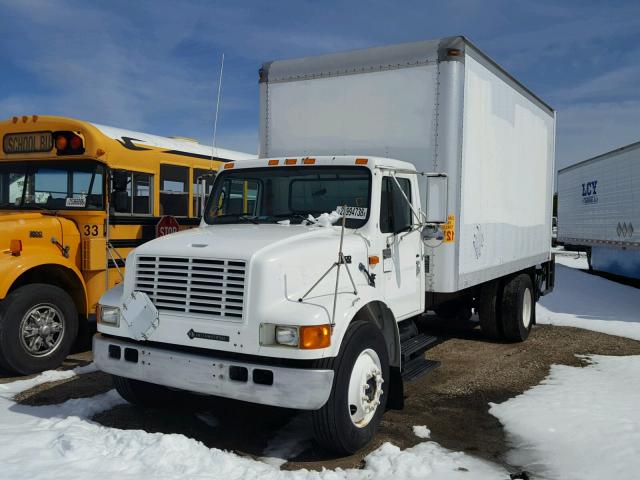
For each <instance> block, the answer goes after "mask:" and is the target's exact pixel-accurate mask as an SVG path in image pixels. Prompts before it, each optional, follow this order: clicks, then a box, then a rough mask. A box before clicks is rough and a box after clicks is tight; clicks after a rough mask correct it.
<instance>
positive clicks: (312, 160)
mask: <svg viewBox="0 0 640 480" xmlns="http://www.w3.org/2000/svg"><path fill="white" fill-rule="evenodd" d="M302 163H303V164H305V165H314V164H315V163H316V159H315V158H309V157H307V158H303V159H302Z"/></svg>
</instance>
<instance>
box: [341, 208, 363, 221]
mask: <svg viewBox="0 0 640 480" xmlns="http://www.w3.org/2000/svg"><path fill="white" fill-rule="evenodd" d="M345 209H346V210H345ZM343 210H344V212H343ZM367 211H368V209H367V208H366V207H349V206H347V207H345V206H344V205H339V206H338V207H336V212H338V215H340V216H341V217H342V216H343V215H344V217H345V218H357V219H359V220H363V219H365V218H367Z"/></svg>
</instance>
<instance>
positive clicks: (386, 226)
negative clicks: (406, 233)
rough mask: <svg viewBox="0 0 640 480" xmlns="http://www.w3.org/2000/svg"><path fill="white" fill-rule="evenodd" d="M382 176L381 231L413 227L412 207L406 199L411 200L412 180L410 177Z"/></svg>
mask: <svg viewBox="0 0 640 480" xmlns="http://www.w3.org/2000/svg"><path fill="white" fill-rule="evenodd" d="M396 180H398V183H396V181H395V180H394V179H393V178H391V177H383V178H382V197H381V199H380V231H381V232H382V233H398V232H401V231H403V230H408V229H409V228H410V227H411V208H410V207H409V204H408V203H407V201H406V200H405V199H404V196H406V197H407V198H408V199H409V200H411V182H410V181H409V179H408V178H398V177H396ZM398 184H400V188H402V192H404V196H403V195H402V193H401V191H400V188H398Z"/></svg>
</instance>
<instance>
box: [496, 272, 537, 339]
mask: <svg viewBox="0 0 640 480" xmlns="http://www.w3.org/2000/svg"><path fill="white" fill-rule="evenodd" d="M535 308H536V302H535V297H534V293H533V282H532V281H531V277H530V276H529V275H527V274H526V273H521V274H519V275H514V276H513V277H511V278H510V279H508V280H506V281H505V283H504V287H503V290H502V312H501V316H502V331H503V332H504V337H505V338H506V339H507V340H510V341H513V342H522V341H524V340H526V339H527V337H528V336H529V332H531V327H532V326H533V323H534V312H535Z"/></svg>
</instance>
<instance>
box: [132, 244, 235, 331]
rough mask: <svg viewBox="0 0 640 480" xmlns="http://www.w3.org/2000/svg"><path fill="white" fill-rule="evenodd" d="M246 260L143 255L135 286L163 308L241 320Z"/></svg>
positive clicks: (167, 310)
mask: <svg viewBox="0 0 640 480" xmlns="http://www.w3.org/2000/svg"><path fill="white" fill-rule="evenodd" d="M245 269H246V263H245V262H243V261H238V260H216V259H209V258H185V257H153V256H140V257H138V258H137V262H136V288H135V289H136V290H138V291H140V292H144V293H146V294H147V295H148V296H149V298H150V299H151V301H152V302H153V304H154V305H155V306H156V308H157V309H158V311H160V312H163V311H164V312H179V313H188V314H191V315H194V316H198V317H203V316H204V317H211V318H213V319H217V320H227V321H234V322H239V321H242V316H243V307H244V280H245Z"/></svg>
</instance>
